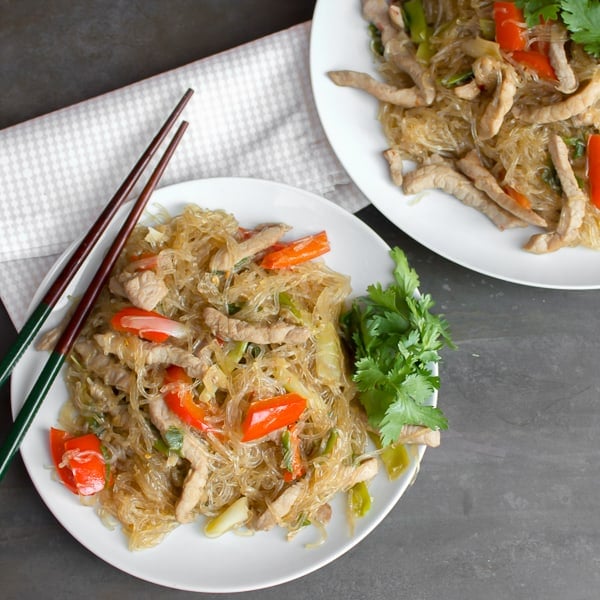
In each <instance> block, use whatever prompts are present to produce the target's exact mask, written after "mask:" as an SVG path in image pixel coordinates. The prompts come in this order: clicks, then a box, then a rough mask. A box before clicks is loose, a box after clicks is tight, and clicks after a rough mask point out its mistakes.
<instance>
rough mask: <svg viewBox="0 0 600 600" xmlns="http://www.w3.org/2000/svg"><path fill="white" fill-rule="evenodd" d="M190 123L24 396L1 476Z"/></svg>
mask: <svg viewBox="0 0 600 600" xmlns="http://www.w3.org/2000/svg"><path fill="white" fill-rule="evenodd" d="M187 126H188V123H187V122H185V121H184V122H183V123H182V124H181V125H180V126H179V129H178V130H177V131H176V133H175V135H174V136H173V139H172V140H171V142H170V144H169V146H168V148H167V149H166V151H165V153H164V155H163V156H162V158H161V159H160V161H159V163H158V164H157V166H156V168H155V169H154V171H153V173H152V175H151V176H150V179H149V180H148V183H147V184H146V186H145V187H144V189H143V191H142V193H141V194H140V196H139V198H138V199H137V200H136V202H135V204H134V206H133V208H132V210H131V212H130V213H129V215H128V217H127V219H126V221H125V223H124V224H123V226H122V227H121V230H120V231H119V233H118V234H117V237H116V238H115V240H114V242H113V243H112V245H111V247H110V249H109V250H108V252H107V253H106V255H105V256H104V259H103V261H102V263H101V265H100V267H99V269H98V271H97V273H96V276H95V277H94V278H93V279H92V282H91V283H90V285H89V287H88V288H87V290H86V291H85V293H84V295H83V296H82V298H81V300H80V301H79V303H78V304H77V307H76V308H75V312H74V313H73V316H72V317H71V320H70V321H69V324H68V325H67V327H66V328H65V330H64V331H63V333H62V335H61V336H60V338H59V340H58V342H57V344H56V346H55V348H54V350H53V351H52V352H51V353H50V357H49V358H48V360H47V362H46V364H45V365H44V368H43V369H42V372H41V373H40V376H39V377H38V379H37V381H36V383H35V384H34V386H33V388H32V390H31V392H30V393H29V395H28V396H27V398H26V399H25V402H24V404H23V406H22V407H21V410H20V411H19V414H18V415H17V418H16V419H15V422H14V424H13V427H12V429H11V430H10V432H9V434H8V437H7V439H6V441H5V442H4V445H3V446H2V448H0V480H1V479H2V478H3V477H4V474H5V473H6V471H7V469H8V466H9V465H10V462H11V461H12V459H13V457H14V455H15V454H16V453H17V450H18V449H19V446H20V445H21V442H22V441H23V438H24V437H25V434H26V433H27V431H28V430H29V427H30V426H31V423H32V422H33V419H34V418H35V415H36V414H37V412H38V410H39V408H40V406H41V404H42V402H43V400H44V398H45V397H46V394H47V393H48V390H49V389H50V387H51V386H52V383H53V382H54V380H55V379H56V376H57V375H58V373H59V371H60V369H61V367H62V365H63V363H64V362H65V358H66V355H67V354H68V353H69V351H70V350H71V347H72V346H73V344H74V342H75V340H76V339H77V336H78V335H79V333H80V332H81V328H82V327H83V324H84V323H85V320H86V319H87V317H88V315H89V313H90V311H91V310H92V307H93V306H94V303H95V301H96V299H97V298H98V295H99V294H100V291H101V290H102V287H103V286H104V285H105V283H106V281H107V280H108V277H109V275H110V272H111V270H112V268H113V266H114V264H115V262H116V260H117V258H118V256H119V254H120V253H121V250H122V249H123V246H125V242H126V241H127V238H128V237H129V234H130V233H131V231H132V229H133V228H134V227H135V225H136V223H137V222H138V220H139V218H140V216H141V214H142V212H143V211H144V208H145V206H146V204H147V202H148V200H149V199H150V196H151V194H152V192H153V191H154V189H155V188H156V186H157V184H158V182H159V180H160V178H161V176H162V174H163V172H164V170H165V169H166V167H167V165H168V163H169V160H170V159H171V157H172V156H173V153H174V152H175V149H176V148H177V146H178V144H179V142H180V141H181V138H182V136H183V134H184V133H185V130H186V129H187Z"/></svg>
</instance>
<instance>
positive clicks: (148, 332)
mask: <svg viewBox="0 0 600 600" xmlns="http://www.w3.org/2000/svg"><path fill="white" fill-rule="evenodd" d="M110 323H111V325H112V327H113V329H115V330H116V331H126V332H129V333H135V334H136V335H138V336H139V337H141V338H143V339H145V340H150V341H152V342H164V341H166V340H167V339H168V338H169V337H171V336H172V337H184V336H185V334H186V329H185V326H184V325H183V324H182V323H178V322H177V321H173V320H172V319H169V318H167V317H165V316H163V315H161V314H159V313H157V312H154V311H151V310H144V309H143V308H137V307H135V306H129V307H127V308H123V309H122V310H120V311H119V312H118V313H116V314H115V315H114V316H113V318H112V319H111V322H110Z"/></svg>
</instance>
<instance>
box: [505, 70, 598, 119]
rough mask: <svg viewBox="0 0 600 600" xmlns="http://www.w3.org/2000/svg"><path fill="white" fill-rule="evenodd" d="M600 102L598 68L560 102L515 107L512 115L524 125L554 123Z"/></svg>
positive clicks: (578, 113)
mask: <svg viewBox="0 0 600 600" xmlns="http://www.w3.org/2000/svg"><path fill="white" fill-rule="evenodd" d="M598 100H600V68H598V69H596V71H595V72H594V75H593V77H592V78H591V79H590V81H588V83H587V84H586V85H585V86H583V87H581V86H580V87H579V90H578V91H577V92H576V93H575V94H573V95H571V96H569V97H568V98H567V99H566V100H563V101H562V102H556V103H555V104H549V105H546V106H537V105H532V106H515V108H514V109H513V114H514V115H515V117H517V118H518V119H521V121H525V122H526V123H537V124H544V123H556V122H557V121H566V120H567V119H570V118H571V117H574V116H576V115H580V114H581V113H583V112H585V111H586V110H587V109H588V108H590V107H591V106H593V105H594V104H596V102H598Z"/></svg>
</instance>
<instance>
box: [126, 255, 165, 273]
mask: <svg viewBox="0 0 600 600" xmlns="http://www.w3.org/2000/svg"><path fill="white" fill-rule="evenodd" d="M129 260H130V263H129V268H131V269H133V270H135V271H151V270H153V269H156V268H157V267H158V254H153V253H152V252H143V253H142V254H135V255H133V256H130V257H129Z"/></svg>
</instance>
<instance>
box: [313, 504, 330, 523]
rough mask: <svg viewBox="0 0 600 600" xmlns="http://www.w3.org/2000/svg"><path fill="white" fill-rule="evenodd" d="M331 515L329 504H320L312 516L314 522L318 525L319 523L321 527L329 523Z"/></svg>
mask: <svg viewBox="0 0 600 600" xmlns="http://www.w3.org/2000/svg"><path fill="white" fill-rule="evenodd" d="M331 514H332V510H331V504H328V503H327V502H326V503H325V504H321V506H319V508H318V509H317V512H316V514H315V516H314V520H315V521H317V522H318V523H321V525H327V523H329V521H331Z"/></svg>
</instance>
